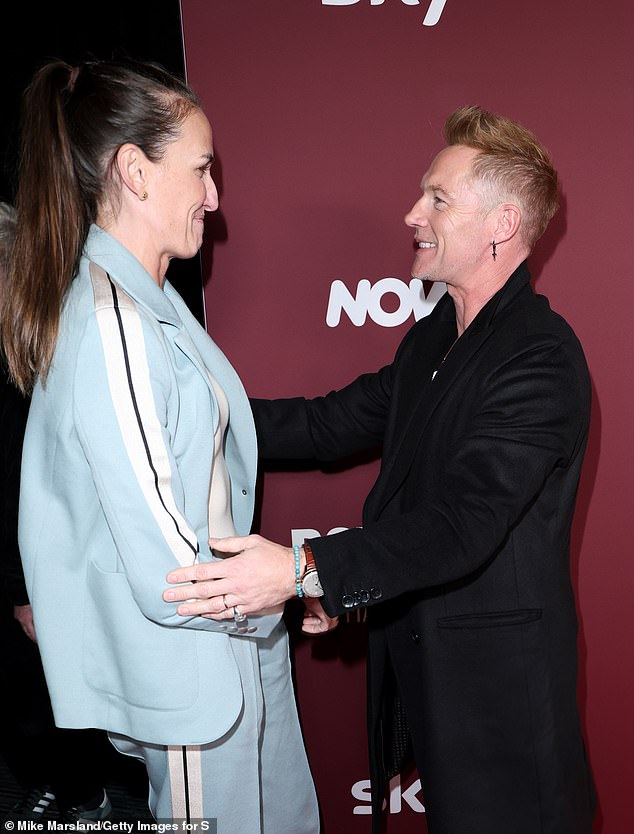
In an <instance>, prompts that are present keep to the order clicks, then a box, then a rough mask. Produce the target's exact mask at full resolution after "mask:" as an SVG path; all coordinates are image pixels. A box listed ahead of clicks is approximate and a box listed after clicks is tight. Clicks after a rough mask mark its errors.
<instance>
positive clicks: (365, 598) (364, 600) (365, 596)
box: [359, 590, 370, 605]
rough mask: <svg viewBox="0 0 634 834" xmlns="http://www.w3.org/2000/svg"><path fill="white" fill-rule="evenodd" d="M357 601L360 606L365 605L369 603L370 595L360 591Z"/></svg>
mask: <svg viewBox="0 0 634 834" xmlns="http://www.w3.org/2000/svg"><path fill="white" fill-rule="evenodd" d="M359 601H360V602H361V605H367V604H368V603H369V602H370V594H369V593H368V591H365V590H364V591H360V592H359Z"/></svg>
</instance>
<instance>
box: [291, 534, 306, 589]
mask: <svg viewBox="0 0 634 834" xmlns="http://www.w3.org/2000/svg"><path fill="white" fill-rule="evenodd" d="M293 553H294V554H295V587H296V588H297V596H298V597H303V596H304V592H303V591H302V583H301V578H300V575H299V571H300V568H299V545H298V544H294V545H293Z"/></svg>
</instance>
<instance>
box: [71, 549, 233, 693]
mask: <svg viewBox="0 0 634 834" xmlns="http://www.w3.org/2000/svg"><path fill="white" fill-rule="evenodd" d="M87 579H88V597H87V605H86V611H85V618H84V633H85V640H84V657H83V668H84V673H85V676H86V680H87V683H88V684H89V685H90V686H91V687H92V688H93V689H97V690H99V691H101V692H103V693H107V694H109V695H114V696H116V697H117V698H121V699H122V700H124V701H125V702H126V703H128V704H131V705H133V706H137V707H143V708H146V709H151V710H157V709H159V710H160V709H167V710H178V709H185V708H187V707H189V706H190V705H191V704H192V703H193V702H194V701H195V700H196V698H197V697H198V685H199V684H198V667H197V653H196V645H195V644H196V634H195V632H194V633H188V632H187V629H179V628H170V627H167V626H164V625H159V624H157V623H154V622H152V621H151V620H148V619H147V618H146V617H145V616H144V615H143V614H142V613H141V611H140V609H139V607H138V605H137V603H136V601H135V600H134V598H133V596H132V591H131V589H130V586H129V584H128V581H127V578H126V576H125V575H124V574H122V573H111V572H106V571H102V570H101V569H100V568H99V567H97V566H96V565H94V564H92V563H89V565H88V575H87ZM225 639H226V638H225Z"/></svg>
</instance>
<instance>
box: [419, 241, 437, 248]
mask: <svg viewBox="0 0 634 834" xmlns="http://www.w3.org/2000/svg"><path fill="white" fill-rule="evenodd" d="M418 248H419V249H435V248H436V244H435V243H429V242H428V241H427V240H419V241H418Z"/></svg>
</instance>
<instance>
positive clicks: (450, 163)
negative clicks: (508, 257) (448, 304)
mask: <svg viewBox="0 0 634 834" xmlns="http://www.w3.org/2000/svg"><path fill="white" fill-rule="evenodd" d="M477 155H478V151H476V150H474V149H473V148H468V147H465V146H464V145H451V146H449V147H447V148H445V149H444V150H442V151H441V152H440V153H439V154H438V156H437V157H436V158H435V159H434V161H433V162H432V164H431V167H430V168H429V170H428V171H427V173H426V174H425V175H424V177H423V180H422V182H421V190H422V196H421V198H420V200H418V202H416V203H415V204H414V206H413V207H412V209H411V211H410V212H409V213H408V214H407V215H406V216H405V223H406V224H407V225H408V226H411V227H412V228H413V229H414V230H415V235H414V240H415V245H416V255H415V257H414V263H413V265H412V270H411V273H412V277H414V278H423V279H427V280H431V281H445V282H446V283H447V284H449V285H451V286H464V285H465V281H467V280H468V279H469V278H470V277H472V276H473V273H474V271H475V270H476V269H478V268H479V267H481V266H482V264H483V263H484V262H485V259H487V258H488V259H489V260H490V257H491V255H490V252H491V240H490V232H489V230H488V229H487V224H486V222H485V219H486V211H485V209H484V206H483V200H482V196H481V192H480V191H479V190H478V186H477V182H476V183H473V182H470V177H469V174H470V172H471V164H472V162H473V160H474V159H475V157H476V156H477Z"/></svg>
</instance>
